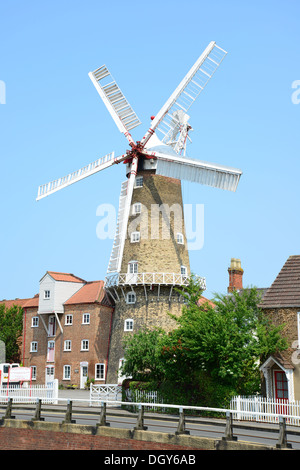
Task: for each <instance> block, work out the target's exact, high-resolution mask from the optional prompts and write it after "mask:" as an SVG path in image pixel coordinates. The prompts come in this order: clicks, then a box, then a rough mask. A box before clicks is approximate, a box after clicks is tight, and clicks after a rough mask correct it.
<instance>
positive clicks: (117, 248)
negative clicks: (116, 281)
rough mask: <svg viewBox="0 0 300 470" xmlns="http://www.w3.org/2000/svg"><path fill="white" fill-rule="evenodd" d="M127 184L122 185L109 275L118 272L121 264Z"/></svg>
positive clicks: (108, 269) (125, 182)
mask: <svg viewBox="0 0 300 470" xmlns="http://www.w3.org/2000/svg"><path fill="white" fill-rule="evenodd" d="M127 184H128V181H127V180H126V181H124V182H123V183H122V185H121V193H120V197H119V212H118V218H117V226H116V232H115V238H114V242H113V247H112V252H111V255H110V260H109V263H108V268H107V274H112V273H117V272H118V266H119V262H120V261H119V260H120V252H121V244H122V240H121V234H122V232H123V223H124V211H125V206H126V198H127Z"/></svg>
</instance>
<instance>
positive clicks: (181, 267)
mask: <svg viewBox="0 0 300 470" xmlns="http://www.w3.org/2000/svg"><path fill="white" fill-rule="evenodd" d="M180 274H181V276H187V267H186V266H184V265H181V266H180Z"/></svg>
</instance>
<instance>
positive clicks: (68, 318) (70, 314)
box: [65, 313, 73, 326]
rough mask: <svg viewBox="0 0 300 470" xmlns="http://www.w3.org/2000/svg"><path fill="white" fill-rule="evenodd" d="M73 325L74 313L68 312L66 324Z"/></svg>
mask: <svg viewBox="0 0 300 470" xmlns="http://www.w3.org/2000/svg"><path fill="white" fill-rule="evenodd" d="M68 320H71V322H69V321H68ZM71 325H73V313H67V314H66V315H65V326H71Z"/></svg>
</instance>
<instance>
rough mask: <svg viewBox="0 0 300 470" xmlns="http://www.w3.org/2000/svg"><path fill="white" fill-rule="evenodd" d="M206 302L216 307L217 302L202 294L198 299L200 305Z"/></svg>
mask: <svg viewBox="0 0 300 470" xmlns="http://www.w3.org/2000/svg"><path fill="white" fill-rule="evenodd" d="M206 303H208V305H209V306H210V307H215V304H214V303H213V302H212V301H211V300H209V299H207V298H206V297H203V295H201V297H200V299H199V300H198V305H199V306H200V305H205V304H206Z"/></svg>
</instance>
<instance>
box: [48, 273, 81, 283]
mask: <svg viewBox="0 0 300 470" xmlns="http://www.w3.org/2000/svg"><path fill="white" fill-rule="evenodd" d="M46 274H50V276H51V277H53V279H55V281H64V282H86V281H85V280H84V279H81V278H80V277H78V276H74V274H71V273H58V272H55V271H47V273H46Z"/></svg>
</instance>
